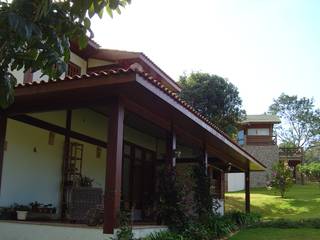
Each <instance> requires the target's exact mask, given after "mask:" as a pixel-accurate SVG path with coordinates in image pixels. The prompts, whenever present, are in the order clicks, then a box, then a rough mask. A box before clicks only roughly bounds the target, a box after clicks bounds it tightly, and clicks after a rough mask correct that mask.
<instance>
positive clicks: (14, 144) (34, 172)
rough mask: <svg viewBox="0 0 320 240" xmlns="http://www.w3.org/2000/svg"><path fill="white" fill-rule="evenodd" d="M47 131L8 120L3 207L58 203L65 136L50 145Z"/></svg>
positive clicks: (3, 177) (1, 198)
mask: <svg viewBox="0 0 320 240" xmlns="http://www.w3.org/2000/svg"><path fill="white" fill-rule="evenodd" d="M48 137H49V134H48V131H45V130H42V129H39V128H36V127H32V126H30V125H26V124H24V123H20V122H17V121H15V120H10V119H9V120H8V125H7V134H6V141H7V150H6V151H5V152H4V163H3V171H2V186H1V195H0V206H9V205H11V204H13V203H19V204H29V203H30V202H33V201H38V202H42V203H52V204H53V205H55V206H57V205H58V203H59V192H60V181H61V177H60V176H61V163H62V154H63V153H62V149H63V136H61V135H58V134H56V136H55V145H53V146H52V145H49V144H48Z"/></svg>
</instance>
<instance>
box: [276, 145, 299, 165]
mask: <svg viewBox="0 0 320 240" xmlns="http://www.w3.org/2000/svg"><path fill="white" fill-rule="evenodd" d="M279 159H280V160H287V161H298V162H301V161H302V160H303V148H300V147H292V148H286V147H281V148H279Z"/></svg>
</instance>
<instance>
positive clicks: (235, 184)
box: [228, 173, 244, 192]
mask: <svg viewBox="0 0 320 240" xmlns="http://www.w3.org/2000/svg"><path fill="white" fill-rule="evenodd" d="M243 189H244V173H228V192H236V191H241V190H243Z"/></svg>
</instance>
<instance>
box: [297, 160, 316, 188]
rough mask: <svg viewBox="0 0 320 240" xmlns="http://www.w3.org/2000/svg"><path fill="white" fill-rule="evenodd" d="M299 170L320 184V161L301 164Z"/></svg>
mask: <svg viewBox="0 0 320 240" xmlns="http://www.w3.org/2000/svg"><path fill="white" fill-rule="evenodd" d="M298 170H299V172H301V173H302V174H304V175H306V176H307V177H309V178H310V179H311V180H315V181H317V182H318V183H319V186H320V162H311V163H307V164H303V165H299V167H298Z"/></svg>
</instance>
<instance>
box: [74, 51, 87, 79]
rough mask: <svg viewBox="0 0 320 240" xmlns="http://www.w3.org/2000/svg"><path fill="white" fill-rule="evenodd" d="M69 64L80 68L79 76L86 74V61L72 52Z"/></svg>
mask: <svg viewBox="0 0 320 240" xmlns="http://www.w3.org/2000/svg"><path fill="white" fill-rule="evenodd" d="M70 62H72V63H74V64H76V65H78V66H79V67H80V68H81V74H85V73H86V72H87V61H86V60H84V59H83V58H81V57H79V56H78V55H76V54H74V53H73V52H71V53H70Z"/></svg>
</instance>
